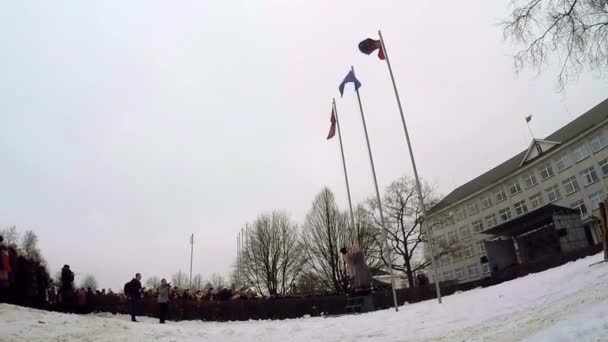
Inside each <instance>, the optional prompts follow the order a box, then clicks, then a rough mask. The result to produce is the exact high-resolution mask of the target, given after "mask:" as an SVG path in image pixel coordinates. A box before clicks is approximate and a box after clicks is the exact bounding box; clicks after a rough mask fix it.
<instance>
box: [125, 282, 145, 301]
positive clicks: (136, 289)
mask: <svg viewBox="0 0 608 342" xmlns="http://www.w3.org/2000/svg"><path fill="white" fill-rule="evenodd" d="M126 294H127V295H128V296H129V297H131V299H137V298H140V295H141V283H140V282H139V280H137V278H133V279H132V280H131V282H130V284H129V293H126Z"/></svg>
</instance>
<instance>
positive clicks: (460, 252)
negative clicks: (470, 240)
mask: <svg viewBox="0 0 608 342" xmlns="http://www.w3.org/2000/svg"><path fill="white" fill-rule="evenodd" d="M485 252H486V246H485V245H484V244H483V241H477V242H476V243H475V244H474V245H470V246H466V247H463V248H460V249H457V250H454V251H452V252H451V253H445V254H443V255H442V256H441V257H439V258H437V266H438V267H441V266H447V265H450V264H451V263H455V262H459V261H461V260H464V259H466V258H470V257H473V256H475V255H479V254H484V253H485Z"/></svg>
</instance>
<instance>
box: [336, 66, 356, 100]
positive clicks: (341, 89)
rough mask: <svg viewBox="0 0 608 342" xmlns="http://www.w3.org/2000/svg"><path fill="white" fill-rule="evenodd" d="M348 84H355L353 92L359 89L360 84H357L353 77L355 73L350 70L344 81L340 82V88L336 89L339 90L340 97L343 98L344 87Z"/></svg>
mask: <svg viewBox="0 0 608 342" xmlns="http://www.w3.org/2000/svg"><path fill="white" fill-rule="evenodd" d="M350 82H353V83H354V84H355V90H358V89H359V88H360V87H361V82H359V80H358V79H357V78H356V77H355V73H354V72H353V71H352V70H351V71H349V72H348V75H346V77H344V80H343V81H342V83H340V86H339V87H338V89H339V90H340V96H344V85H346V83H350Z"/></svg>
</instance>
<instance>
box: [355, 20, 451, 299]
mask: <svg viewBox="0 0 608 342" xmlns="http://www.w3.org/2000/svg"><path fill="white" fill-rule="evenodd" d="M378 36H379V37H380V40H376V39H371V38H367V39H365V40H363V41H361V42H360V43H359V51H361V52H362V53H364V54H366V55H369V54H371V53H372V52H374V51H376V50H378V58H379V59H381V60H383V61H386V65H387V66H388V71H389V74H390V76H391V81H392V82H393V89H394V91H395V98H396V99H397V106H398V107H399V114H401V123H402V124H403V131H404V133H405V140H406V142H407V148H408V150H409V152H410V159H411V162H412V169H413V171H414V178H415V180H416V192H417V194H418V201H420V204H421V209H422V210H421V211H422V223H421V224H422V226H423V228H424V229H423V232H424V233H425V235H426V237H427V240H428V246H429V252H430V254H431V268H432V272H433V280H434V282H435V292H436V293H437V301H438V302H439V304H441V288H440V286H439V279H438V277H437V267H436V265H435V252H434V247H433V237H432V234H431V231H430V227H429V225H428V224H427V223H426V206H425V204H424V196H423V195H422V188H421V186H420V179H419V177H418V169H417V168H416V161H415V160H414V152H413V150H412V144H411V142H410V135H409V133H408V130H407V125H406V124H405V116H404V115H403V107H402V106H401V100H400V98H399V92H398V91H397V84H396V83H395V77H394V76H393V69H392V67H391V62H390V59H389V58H388V53H387V51H386V45H385V44H384V38H382V32H381V31H380V30H378Z"/></svg>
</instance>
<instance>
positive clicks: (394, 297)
mask: <svg viewBox="0 0 608 342" xmlns="http://www.w3.org/2000/svg"><path fill="white" fill-rule="evenodd" d="M350 70H351V71H352V73H353V75H354V74H355V68H354V67H353V66H352V65H351V67H350ZM355 92H356V93H357V102H358V103H359V111H360V112H361V121H362V122H363V132H364V133H365V141H366V142H367V152H368V154H369V163H370V165H371V167H372V176H373V178H374V187H375V188H376V200H377V201H378V210H379V211H380V224H382V236H383V238H384V245H385V249H386V254H387V258H388V267H389V272H390V275H391V289H392V291H393V302H394V304H395V311H399V305H398V304H397V292H396V291H395V277H394V274H393V257H392V254H391V249H390V248H389V244H388V234H387V231H386V224H385V222H384V212H383V211H382V200H381V198H380V190H378V179H377V178H376V168H375V167H374V158H373V157H372V148H371V146H370V144H369V136H368V134H367V125H366V124H365V115H364V114H363V105H361V96H360V95H359V88H357V87H356V86H355ZM336 120H337V119H336Z"/></svg>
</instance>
